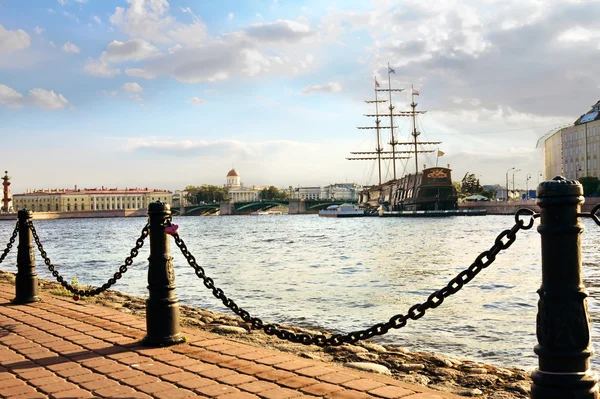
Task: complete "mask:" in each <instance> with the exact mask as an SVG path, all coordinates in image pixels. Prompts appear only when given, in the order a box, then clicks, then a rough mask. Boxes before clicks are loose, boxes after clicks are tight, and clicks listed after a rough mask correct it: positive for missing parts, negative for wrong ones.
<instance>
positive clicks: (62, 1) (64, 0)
mask: <svg viewBox="0 0 600 399" xmlns="http://www.w3.org/2000/svg"><path fill="white" fill-rule="evenodd" d="M57 1H58V4H60V5H61V6H64V5H65V4H67V1H66V0H57Z"/></svg>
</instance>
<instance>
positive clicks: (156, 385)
mask: <svg viewBox="0 0 600 399" xmlns="http://www.w3.org/2000/svg"><path fill="white" fill-rule="evenodd" d="M174 388H175V385H173V384H169V383H167V382H153V383H151V384H144V385H140V386H138V387H137V389H138V390H140V391H142V392H145V393H147V394H148V395H151V396H154V394H155V393H157V392H160V391H166V390H169V389H174Z"/></svg>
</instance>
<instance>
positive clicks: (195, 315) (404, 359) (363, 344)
mask: <svg viewBox="0 0 600 399" xmlns="http://www.w3.org/2000/svg"><path fill="white" fill-rule="evenodd" d="M14 280H15V275H14V273H12V272H7V271H4V270H0V283H5V284H10V285H12V286H14ZM39 287H40V293H41V294H43V295H58V296H63V297H65V296H67V297H70V296H71V294H70V293H69V292H68V291H66V290H65V289H64V288H63V287H62V286H61V285H60V284H58V283H57V282H54V281H49V280H44V279H39ZM82 300H84V301H85V302H87V303H93V304H96V305H101V306H106V307H109V308H111V309H115V310H118V311H121V312H124V313H129V314H133V315H136V316H142V317H145V313H146V303H145V298H140V297H136V296H133V295H128V294H123V293H121V292H118V291H114V290H108V291H106V293H104V294H102V295H99V296H97V297H93V298H84V299H82ZM179 308H180V322H181V325H182V326H185V327H191V328H197V329H199V330H203V331H210V332H213V333H217V334H221V335H226V336H227V338H228V339H232V340H236V341H239V342H243V343H247V344H252V345H257V346H261V347H268V348H272V349H276V350H279V351H282V352H288V353H293V354H296V355H298V356H300V357H304V358H310V359H317V360H321V361H325V362H330V363H337V364H342V365H344V364H346V365H347V364H348V363H357V362H358V363H362V364H364V367H365V369H364V370H366V371H374V372H381V373H384V374H388V375H391V376H392V377H393V378H395V379H397V380H400V381H403V382H407V383H411V384H418V385H423V386H427V387H428V388H431V389H434V390H438V391H442V392H447V393H452V394H455V395H461V396H468V397H479V398H487V399H523V398H528V395H529V390H530V385H531V381H530V372H528V371H526V370H522V369H519V368H512V367H511V368H504V367H498V366H493V365H488V364H484V363H481V362H476V361H471V360H465V359H458V358H456V357H451V356H446V355H440V354H435V353H427V352H410V351H408V350H406V349H404V348H401V347H397V346H394V345H378V344H374V343H370V342H368V341H359V342H357V343H356V344H354V345H347V344H344V345H341V346H339V347H329V348H320V347H317V346H315V345H310V346H305V345H302V344H294V343H290V342H287V341H283V340H280V339H278V338H276V337H274V336H268V335H267V334H265V333H264V332H262V331H257V330H250V328H249V325H248V323H245V322H244V321H243V320H241V319H240V318H239V317H237V316H232V315H226V314H222V313H217V312H212V311H208V310H204V309H201V308H195V307H192V306H189V305H182V304H180V305H179ZM281 326H282V327H284V328H287V329H289V330H291V331H294V332H296V333H310V334H319V333H328V332H327V331H317V330H309V329H305V328H299V327H293V326H285V325H281ZM369 369H370V370H369Z"/></svg>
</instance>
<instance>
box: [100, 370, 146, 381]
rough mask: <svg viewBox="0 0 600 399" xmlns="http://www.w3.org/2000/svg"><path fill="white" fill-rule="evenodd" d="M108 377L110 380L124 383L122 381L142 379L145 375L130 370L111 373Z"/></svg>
mask: <svg viewBox="0 0 600 399" xmlns="http://www.w3.org/2000/svg"><path fill="white" fill-rule="evenodd" d="M107 375H108V376H109V377H110V378H113V379H115V380H119V381H122V380H126V379H127V378H133V377H141V376H143V375H144V373H142V372H141V371H136V370H132V369H128V370H126V371H120V372H118V373H109V374H107Z"/></svg>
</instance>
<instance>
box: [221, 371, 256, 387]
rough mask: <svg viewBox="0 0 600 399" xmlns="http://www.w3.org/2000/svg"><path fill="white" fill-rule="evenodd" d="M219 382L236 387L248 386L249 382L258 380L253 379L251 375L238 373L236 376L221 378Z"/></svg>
mask: <svg viewBox="0 0 600 399" xmlns="http://www.w3.org/2000/svg"><path fill="white" fill-rule="evenodd" d="M217 381H219V382H222V383H223V384H227V385H233V386H236V385H240V384H246V383H248V382H252V381H256V378H254V377H252V376H251V375H246V374H237V373H236V374H231V375H226V376H224V377H219V378H217Z"/></svg>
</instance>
